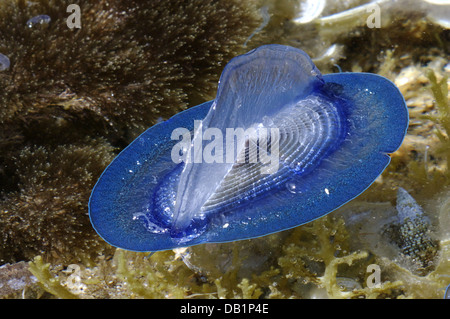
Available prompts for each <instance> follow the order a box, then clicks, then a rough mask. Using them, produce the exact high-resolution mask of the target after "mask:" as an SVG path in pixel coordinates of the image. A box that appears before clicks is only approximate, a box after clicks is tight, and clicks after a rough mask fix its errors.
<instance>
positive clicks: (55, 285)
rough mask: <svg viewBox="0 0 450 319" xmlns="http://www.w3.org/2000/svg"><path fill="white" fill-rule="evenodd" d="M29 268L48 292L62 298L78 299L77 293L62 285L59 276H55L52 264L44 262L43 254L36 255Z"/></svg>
mask: <svg viewBox="0 0 450 319" xmlns="http://www.w3.org/2000/svg"><path fill="white" fill-rule="evenodd" d="M29 269H30V271H31V273H32V274H33V275H34V276H35V277H36V278H37V279H38V281H39V284H40V285H41V287H42V288H43V289H44V290H45V291H47V292H48V293H50V294H52V295H54V296H55V297H58V298H61V299H78V297H77V296H76V295H74V294H73V293H71V292H70V291H69V290H67V289H66V288H65V287H63V286H62V285H61V283H60V282H59V279H58V278H55V277H54V276H53V274H52V273H51V272H50V264H49V263H47V264H46V263H44V262H43V260H42V257H41V256H36V257H35V258H34V259H33V261H30V262H29Z"/></svg>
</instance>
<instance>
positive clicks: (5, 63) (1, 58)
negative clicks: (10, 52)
mask: <svg viewBox="0 0 450 319" xmlns="http://www.w3.org/2000/svg"><path fill="white" fill-rule="evenodd" d="M10 64H11V63H10V62H9V58H8V57H7V56H6V55H4V54H1V53H0V71H5V70H7V69H9V66H10Z"/></svg>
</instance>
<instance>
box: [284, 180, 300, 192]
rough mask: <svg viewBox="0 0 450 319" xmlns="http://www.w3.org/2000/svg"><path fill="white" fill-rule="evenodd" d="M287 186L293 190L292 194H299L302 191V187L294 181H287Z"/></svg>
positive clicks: (290, 190)
mask: <svg viewBox="0 0 450 319" xmlns="http://www.w3.org/2000/svg"><path fill="white" fill-rule="evenodd" d="M286 188H287V189H288V191H289V192H291V193H292V194H298V193H301V191H300V187H299V186H298V185H297V184H295V183H293V182H287V183H286Z"/></svg>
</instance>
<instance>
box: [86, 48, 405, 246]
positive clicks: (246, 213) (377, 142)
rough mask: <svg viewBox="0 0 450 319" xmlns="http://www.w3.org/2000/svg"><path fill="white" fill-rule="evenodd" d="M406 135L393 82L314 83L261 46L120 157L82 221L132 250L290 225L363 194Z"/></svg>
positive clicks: (297, 65)
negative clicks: (207, 97) (209, 96)
mask: <svg viewBox="0 0 450 319" xmlns="http://www.w3.org/2000/svg"><path fill="white" fill-rule="evenodd" d="M407 127H408V111H407V108H406V105H405V101H404V99H403V97H402V95H401V94H400V92H399V90H398V89H397V87H396V86H395V85H394V84H393V83H392V82H390V81H389V80H387V79H385V78H383V77H381V76H378V75H374V74H367V73H339V74H330V75H324V76H322V75H321V74H320V72H319V70H318V69H317V68H316V67H315V66H314V64H313V62H312V61H311V59H310V58H309V57H308V56H307V55H306V54H305V53H304V52H303V51H301V50H299V49H296V48H292V47H288V46H282V45H266V46H262V47H260V48H258V49H255V50H252V51H250V52H249V53H247V54H244V55H241V56H238V57H235V58H234V59H232V60H231V61H230V62H229V63H228V65H227V66H226V67H225V69H224V70H223V73H222V75H221V78H220V81H219V86H218V91H217V96H216V98H215V99H214V100H213V101H210V102H206V103H203V104H201V105H198V106H196V107H193V108H190V109H188V110H186V111H184V112H181V113H179V114H177V115H175V116H174V117H172V118H171V119H169V120H167V121H165V122H162V123H159V124H157V125H155V126H153V127H151V128H150V129H148V130H147V131H145V132H144V133H143V134H142V135H141V136H139V137H138V138H137V139H136V140H135V141H133V142H132V143H131V144H130V145H129V146H128V147H127V148H126V149H125V150H123V151H122V152H121V153H120V154H119V155H118V156H117V158H116V159H115V160H114V161H113V162H112V163H111V164H110V165H109V166H108V168H107V169H106V170H105V171H104V173H103V174H102V176H101V177H100V179H99V181H98V182H97V184H96V185H95V187H94V190H93V192H92V195H91V198H90V202H89V213H90V218H91V221H92V224H93V226H94V228H95V230H96V231H97V232H98V233H99V234H100V236H101V237H103V238H104V239H105V240H106V241H107V242H108V243H110V244H112V245H115V246H118V247H121V248H124V249H128V250H135V251H157V250H165V249H172V248H175V247H183V246H191V245H196V244H200V243H206V242H216V243H217V242H227V241H234V240H240V239H246V238H252V237H258V236H262V235H266V234H270V233H273V232H278V231H281V230H284V229H288V228H292V227H295V226H298V225H301V224H304V223H307V222H309V221H312V220H314V219H316V218H319V217H321V216H323V215H325V214H327V213H329V212H331V211H333V210H334V209H336V208H337V207H339V206H341V205H343V204H344V203H346V202H348V201H349V200H351V199H352V198H354V197H356V196H358V195H359V194H360V193H361V192H363V191H364V190H365V189H366V188H367V187H368V186H369V185H370V184H371V183H372V182H373V181H374V180H375V179H376V178H377V176H378V175H380V174H381V172H382V171H383V170H384V168H385V167H386V166H387V165H388V163H389V161H390V157H389V155H388V154H389V153H392V152H394V151H395V150H396V149H397V148H398V147H399V146H400V144H401V142H402V140H403V138H404V136H405V133H406V129H407Z"/></svg>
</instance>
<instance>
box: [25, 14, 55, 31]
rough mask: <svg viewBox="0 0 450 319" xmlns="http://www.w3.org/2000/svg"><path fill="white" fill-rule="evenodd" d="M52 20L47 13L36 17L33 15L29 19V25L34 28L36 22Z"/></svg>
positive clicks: (45, 22) (41, 22) (43, 22)
mask: <svg viewBox="0 0 450 319" xmlns="http://www.w3.org/2000/svg"><path fill="white" fill-rule="evenodd" d="M50 21H52V18H50V16H48V15H46V14H41V15H38V16H35V17H32V18H31V19H30V20H28V21H27V27H29V28H32V27H33V26H35V25H36V24H49V23H50Z"/></svg>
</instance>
